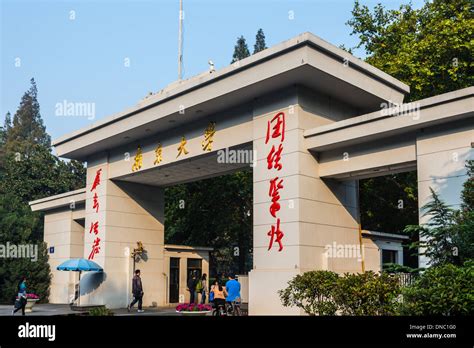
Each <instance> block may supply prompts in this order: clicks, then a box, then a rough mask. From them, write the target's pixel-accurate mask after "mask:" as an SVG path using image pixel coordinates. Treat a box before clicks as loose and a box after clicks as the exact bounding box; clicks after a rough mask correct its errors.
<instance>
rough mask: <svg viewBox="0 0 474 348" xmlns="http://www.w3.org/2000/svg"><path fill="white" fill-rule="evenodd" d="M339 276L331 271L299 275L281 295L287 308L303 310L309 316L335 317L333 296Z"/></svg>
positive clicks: (335, 306)
mask: <svg viewBox="0 0 474 348" xmlns="http://www.w3.org/2000/svg"><path fill="white" fill-rule="evenodd" d="M338 278H339V276H338V275H337V274H336V273H334V272H330V271H311V272H306V273H303V274H300V275H297V276H296V277H295V278H293V279H292V280H291V281H290V282H288V287H287V288H286V289H283V290H280V291H279V295H280V298H281V300H282V302H283V305H284V306H285V307H295V306H296V307H299V308H302V309H303V310H304V311H305V312H306V313H307V314H309V315H335V314H336V311H337V304H336V303H335V301H334V299H333V294H334V292H335V289H336V287H337V280H338Z"/></svg>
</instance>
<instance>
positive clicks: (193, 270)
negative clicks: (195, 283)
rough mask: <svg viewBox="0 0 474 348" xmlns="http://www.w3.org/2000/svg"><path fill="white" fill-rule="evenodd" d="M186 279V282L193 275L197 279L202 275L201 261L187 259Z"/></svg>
mask: <svg viewBox="0 0 474 348" xmlns="http://www.w3.org/2000/svg"><path fill="white" fill-rule="evenodd" d="M187 274H188V277H187V279H186V282H187V281H189V279H190V278H191V277H192V275H193V274H195V275H196V277H197V278H200V277H201V275H202V260H201V259H188V272H187Z"/></svg>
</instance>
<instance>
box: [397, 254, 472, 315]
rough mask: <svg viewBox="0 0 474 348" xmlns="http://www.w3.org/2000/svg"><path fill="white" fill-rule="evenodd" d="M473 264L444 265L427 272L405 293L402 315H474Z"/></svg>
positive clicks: (404, 291) (406, 289)
mask: <svg viewBox="0 0 474 348" xmlns="http://www.w3.org/2000/svg"><path fill="white" fill-rule="evenodd" d="M472 284H474V264H473V263H472V262H467V263H466V264H465V265H464V266H462V267H457V266H455V265H452V264H444V265H440V266H435V267H431V268H429V269H428V270H426V271H425V272H424V273H423V274H422V275H421V276H420V277H419V279H417V280H416V281H415V283H414V284H413V285H411V286H409V287H407V288H405V289H404V290H403V305H402V308H401V314H403V315H472V314H474V288H473V287H472Z"/></svg>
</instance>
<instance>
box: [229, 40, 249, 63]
mask: <svg viewBox="0 0 474 348" xmlns="http://www.w3.org/2000/svg"><path fill="white" fill-rule="evenodd" d="M248 56H250V51H249V48H248V46H247V42H246V41H245V38H244V37H243V36H240V37H239V38H237V43H236V44H235V46H234V54H233V55H232V61H231V63H234V62H237V61H239V60H241V59H244V58H247V57H248Z"/></svg>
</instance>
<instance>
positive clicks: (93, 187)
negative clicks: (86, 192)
mask: <svg viewBox="0 0 474 348" xmlns="http://www.w3.org/2000/svg"><path fill="white" fill-rule="evenodd" d="M101 174H102V168H101V169H99V170H98V171H97V172H96V173H95V179H94V183H93V184H92V188H91V192H92V191H94V190H95V189H96V188H97V186H99V185H100V175H101Z"/></svg>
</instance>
